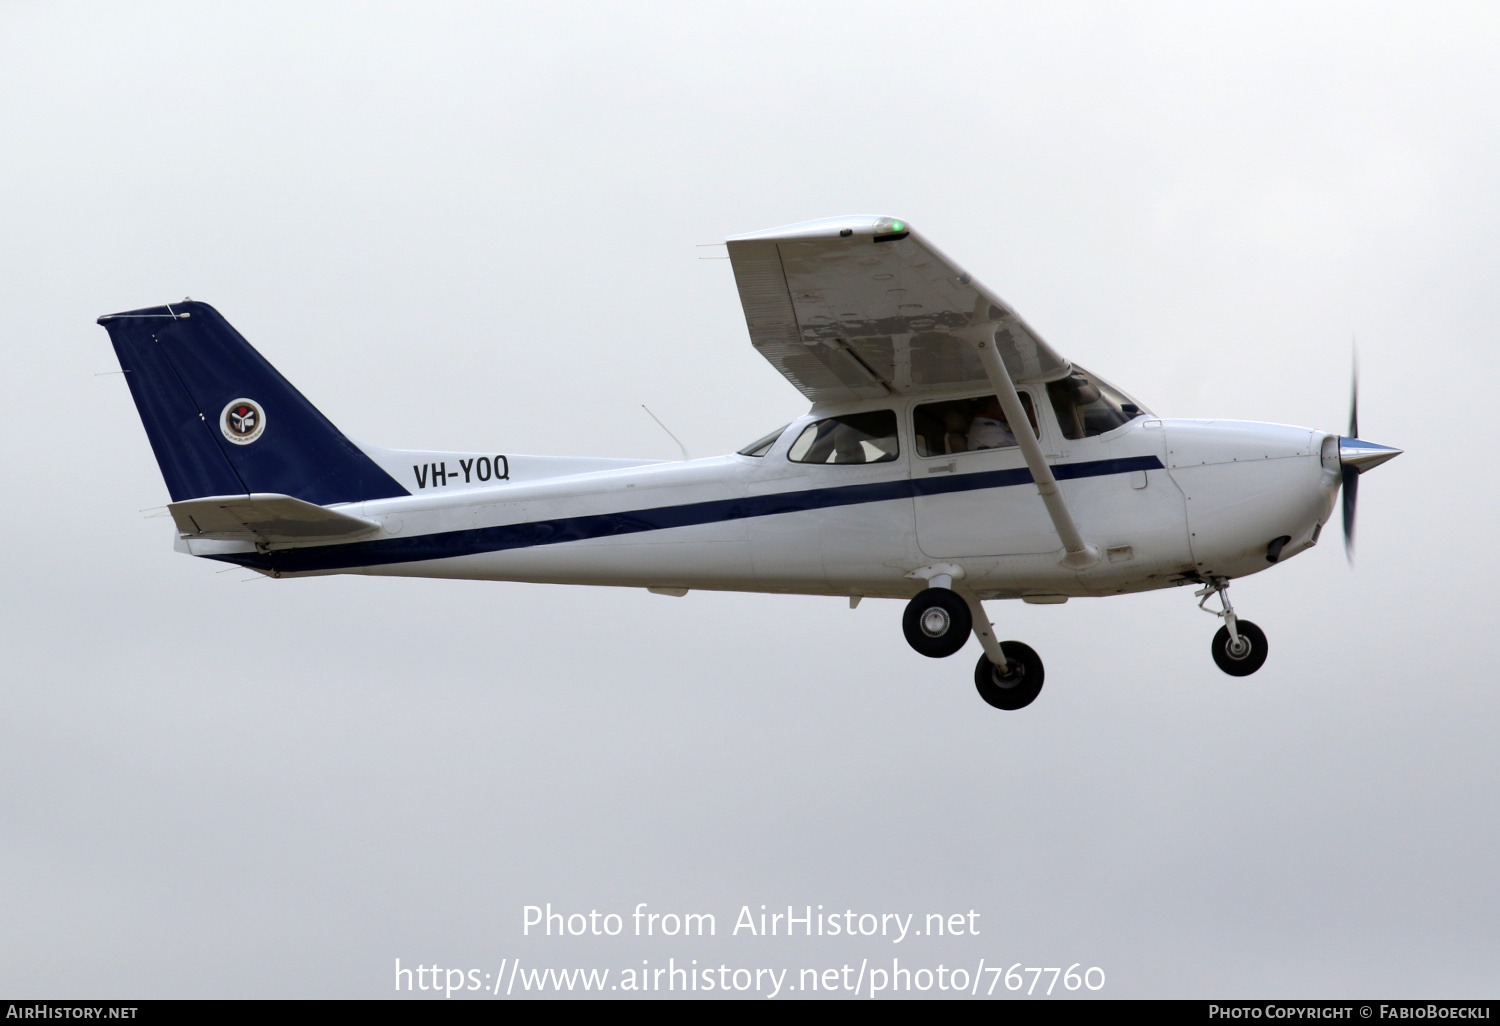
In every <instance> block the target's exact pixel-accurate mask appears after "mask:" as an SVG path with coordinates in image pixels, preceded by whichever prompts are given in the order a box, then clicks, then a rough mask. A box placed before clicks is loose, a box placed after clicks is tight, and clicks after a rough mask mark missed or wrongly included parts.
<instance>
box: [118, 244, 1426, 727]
mask: <svg viewBox="0 0 1500 1026" xmlns="http://www.w3.org/2000/svg"><path fill="white" fill-rule="evenodd" d="M725 245H726V246H727V249H728V254H729V259H730V261H731V266H732V267H733V271H734V278H735V283H736V286H737V288H738V291H739V297H740V302H741V305H742V307H743V309H744V314H745V322H746V325H747V327H748V329H749V335H750V341H751V343H752V345H753V346H754V347H755V348H756V350H758V351H759V352H760V354H761V355H762V356H764V357H765V358H766V359H767V360H768V361H770V363H771V365H772V366H774V367H775V368H776V369H777V370H778V371H779V372H780V373H781V374H782V375H784V376H785V377H786V379H787V380H788V381H789V382H791V384H792V385H793V386H795V387H796V388H797V389H798V390H799V391H800V392H801V393H802V394H803V396H805V397H806V398H807V399H808V400H810V402H811V404H812V405H811V408H810V409H809V410H808V412H807V413H806V414H805V415H804V416H802V417H800V418H798V419H797V420H794V421H792V422H791V423H790V424H787V425H785V426H783V427H780V428H777V429H776V430H775V431H772V432H769V433H768V434H766V435H765V436H764V437H762V438H759V439H757V440H756V441H754V442H752V443H751V444H749V445H747V446H746V447H745V448H743V449H741V450H739V451H738V452H735V453H730V454H727V455H723V456H715V457H712V458H707V459H694V460H688V459H684V460H682V461H662V460H623V459H603V458H593V457H561V456H527V455H516V454H513V453H502V452H496V451H494V450H475V451H471V452H431V451H425V450H402V449H383V448H379V447H376V446H372V445H366V444H361V443H356V442H353V441H351V440H350V439H349V438H348V437H346V436H345V435H344V434H343V433H342V432H340V431H339V429H338V428H336V427H335V426H334V425H333V424H332V423H331V422H330V421H329V420H328V419H327V418H326V417H324V416H323V415H322V414H321V413H320V412H318V410H317V409H316V408H315V407H314V406H313V405H312V404H311V403H310V402H308V401H307V399H305V398H304V397H303V396H302V394H301V393H300V392H298V391H297V389H296V388H294V387H293V386H292V385H291V384H290V383H289V382H288V381H287V380H286V379H285V378H283V377H282V376H281V375H280V374H279V373H277V371H276V370H275V369H274V368H273V367H272V366H271V365H270V364H269V363H268V362H267V361H266V360H265V358H264V357H262V356H261V355H260V354H259V353H258V352H257V351H256V350H255V349H253V348H252V347H251V346H250V344H249V343H248V342H247V341H245V339H244V338H243V337H242V336H241V335H240V334H239V333H238V332H237V331H235V329H234V328H233V327H231V326H230V324H229V322H228V321H226V320H225V319H224V318H223V317H222V316H221V315H220V314H219V312H218V311H217V310H215V309H214V308H213V307H211V306H209V305H208V304H206V303H201V302H194V301H192V300H184V301H183V302H181V303H172V304H168V305H165V306H159V307H151V308H146V309H141V310H132V311H128V312H124V313H116V314H108V315H106V316H103V317H100V318H99V323H100V324H101V325H103V326H104V327H105V329H106V330H107V331H108V332H109V336H110V339H111V341H112V343H113V344H114V348H115V351H116V354H117V355H118V357H119V361H120V366H121V369H122V370H123V371H125V380H126V381H127V382H128V384H129V387H130V391H131V394H132V397H133V398H134V400H135V404H136V407H137V409H138V411H139V413H140V416H141V420H142V422H143V424H144V426H145V430H146V436H147V438H148V440H149V441H150V444H151V447H152V450H153V451H154V453H155V456H156V459H157V462H158V464H159V466H160V468H161V472H162V476H163V477H164V478H165V481H166V485H167V490H168V492H169V493H170V495H171V502H170V503H169V505H168V507H167V508H168V509H169V510H170V513H171V516H172V518H173V521H174V522H175V525H176V528H177V534H176V540H175V547H176V549H177V550H178V551H180V552H186V553H189V554H191V555H194V556H200V557H204V558H207V559H210V560H215V561H219V562H225V563H231V564H237V565H239V566H243V567H247V568H249V569H251V570H255V571H258V572H259V573H262V574H266V575H268V576H270V577H274V578H286V577H305V576H313V575H321V574H337V573H355V574H378V575H389V576H404V577H433V578H458V579H481V580H495V581H518V582H541V583H553V584H583V585H610V586H618V587H636V588H645V589H647V590H648V591H651V592H654V593H657V594H663V595H674V596H681V595H685V594H686V593H687V592H688V591H689V590H709V591H745V592H763V593H777V594H802V595H827V596H839V597H847V598H848V600H849V604H850V606H851V608H852V607H854V606H857V605H858V604H859V602H860V601H861V600H862V599H864V598H890V599H904V600H906V602H907V605H906V609H905V612H904V614H903V617H902V629H903V633H904V635H905V637H906V640H907V642H908V644H909V645H910V646H911V647H912V648H913V649H914V650H915V651H917V652H918V653H920V654H921V655H923V656H928V657H932V658H942V657H946V656H950V655H953V654H954V653H956V652H957V651H958V650H959V649H960V648H962V647H963V646H964V644H965V643H966V642H967V640H968V638H969V636H970V635H971V634H972V635H973V636H974V637H975V638H976V639H977V640H978V642H979V644H980V647H981V649H982V654H981V655H980V657H979V661H978V664H977V665H976V667H975V672H974V682H975V686H976V688H977V690H978V692H979V694H980V697H981V698H982V699H983V700H984V701H985V702H987V703H988V704H989V705H990V706H992V707H994V708H997V709H1002V710H1016V709H1021V708H1024V707H1026V706H1028V705H1030V704H1031V703H1032V702H1033V701H1034V700H1035V699H1036V697H1037V695H1038V694H1039V693H1040V692H1041V689H1042V684H1043V681H1044V676H1045V671H1044V668H1043V664H1042V661H1041V658H1040V657H1039V656H1038V655H1037V653H1036V652H1035V651H1034V650H1033V649H1032V648H1031V647H1030V646H1028V645H1026V644H1024V643H1022V642H1019V641H1000V640H998V639H997V637H996V633H995V629H994V626H993V624H992V623H991V621H990V619H989V617H988V616H987V615H986V613H985V610H984V607H983V605H982V603H983V602H985V601H988V600H995V599H1020V600H1021V601H1022V602H1028V603H1041V604H1051V603H1063V602H1066V601H1068V600H1069V599H1071V598H1078V597H1086V596H1114V595H1126V594H1132V593H1135V592H1142V591H1150V590H1154V589H1158V588H1173V587H1179V586H1183V585H1190V586H1193V587H1195V588H1196V590H1195V591H1194V592H1193V594H1194V597H1196V598H1198V599H1199V602H1198V606H1199V608H1200V609H1203V610H1204V611H1205V612H1209V613H1212V614H1214V615H1215V616H1216V617H1218V618H1219V619H1221V620H1222V621H1223V623H1222V626H1220V628H1219V630H1218V632H1217V634H1216V635H1215V636H1214V639H1213V642H1212V654H1213V659H1214V662H1215V663H1216V664H1217V665H1218V667H1219V668H1220V669H1221V670H1223V671H1224V672H1225V673H1228V674H1231V675H1233V676H1246V675H1249V674H1251V673H1254V672H1255V671H1256V670H1258V669H1260V667H1261V666H1262V665H1263V664H1264V663H1265V660H1266V655H1267V642H1266V636H1265V634H1264V632H1262V631H1261V630H1260V628H1258V627H1257V626H1256V625H1255V624H1254V623H1252V622H1251V621H1249V620H1244V619H1240V618H1239V616H1238V615H1237V614H1236V612H1235V610H1234V607H1233V606H1232V605H1231V603H1230V599H1229V586H1230V582H1231V581H1233V580H1235V579H1238V578H1240V577H1245V576H1248V575H1250V574H1254V573H1258V572H1260V571H1262V570H1266V569H1268V568H1270V567H1272V566H1275V565H1277V564H1279V563H1282V562H1284V561H1285V560H1287V559H1289V558H1291V557H1292V556H1295V555H1297V554H1298V553H1301V552H1304V551H1306V550H1307V549H1309V548H1311V547H1312V546H1313V545H1315V544H1317V542H1318V539H1319V537H1320V535H1321V532H1322V530H1323V527H1324V525H1325V524H1326V523H1327V522H1328V520H1329V518H1330V516H1331V515H1332V512H1333V507H1334V500H1335V497H1336V496H1337V495H1338V494H1339V493H1340V491H1341V490H1342V494H1343V523H1344V536H1345V543H1346V546H1347V547H1348V549H1349V552H1350V553H1351V558H1352V551H1353V549H1352V546H1353V539H1354V516H1355V499H1356V494H1357V488H1358V484H1359V479H1360V475H1361V474H1363V473H1365V472H1367V471H1369V470H1370V469H1372V468H1373V467H1376V466H1379V465H1380V464H1381V463H1384V462H1386V461H1387V460H1390V459H1391V458H1393V457H1395V456H1397V455H1400V453H1401V450H1400V449H1396V448H1393V447H1390V446H1386V445H1377V444H1374V443H1371V442H1366V441H1362V440H1360V439H1359V437H1358V398H1357V397H1358V392H1357V385H1356V389H1355V392H1354V397H1353V400H1352V402H1351V414H1350V425H1349V433H1348V434H1347V435H1339V434H1337V433H1333V432H1327V431H1319V430H1315V429H1311V428H1305V427H1292V426H1287V425H1280V424H1261V423H1249V422H1240V421H1225V420H1176V419H1169V418H1164V417H1160V416H1158V415H1157V414H1155V413H1153V412H1152V411H1151V410H1150V409H1149V408H1147V407H1146V406H1145V405H1144V404H1142V403H1141V402H1140V401H1139V400H1137V399H1135V398H1133V397H1132V396H1131V395H1129V394H1128V393H1126V392H1124V391H1123V390H1121V389H1120V388H1118V387H1116V386H1115V385H1113V384H1112V383H1110V382H1109V381H1106V380H1105V379H1104V378H1102V377H1100V376H1099V375H1097V374H1094V373H1093V372H1091V371H1088V370H1086V369H1084V368H1082V367H1080V366H1077V365H1076V364H1073V363H1072V362H1070V361H1069V360H1067V359H1064V358H1063V357H1062V356H1061V355H1060V354H1059V353H1057V352H1056V351H1055V350H1054V349H1053V348H1052V347H1051V346H1049V345H1048V344H1047V343H1046V342H1045V341H1044V340H1043V339H1042V337H1041V335H1039V334H1038V333H1037V332H1036V331H1035V330H1033V329H1032V328H1031V326H1030V325H1028V324H1027V323H1026V322H1025V321H1023V320H1022V319H1021V318H1020V317H1019V316H1018V315H1017V314H1016V312H1015V311H1014V310H1012V309H1011V307H1010V306H1008V305H1007V304H1006V303H1005V302H1004V301H1003V300H1001V299H1000V298H999V297H998V296H997V295H996V294H995V293H993V292H991V291H990V290H989V289H987V288H985V287H984V286H983V285H981V284H980V283H979V282H978V281H977V280H976V279H975V278H974V277H973V276H971V275H970V274H969V273H968V272H966V271H965V270H964V269H963V268H961V267H959V266H958V264H956V263H955V262H954V261H952V260H951V259H949V258H948V257H947V256H945V255H944V254H943V253H942V252H941V251H940V250H939V249H937V247H936V246H934V245H933V244H932V243H931V242H929V241H928V240H927V239H926V238H924V237H923V236H922V235H921V234H919V233H918V232H917V231H916V230H915V229H913V228H912V227H911V225H910V224H908V223H907V222H906V221H905V220H903V219H900V218H895V217H879V216H850V217H835V218H825V219H821V220H815V221H806V222H802V223H799V224H792V225H787V226H784V227H780V228H773V229H769V230H766V231H760V232H754V233H751V234H746V235H737V236H731V237H730V238H728V239H727V240H726V243H725ZM1210 599H1216V600H1217V602H1218V605H1219V608H1218V609H1214V608H1210V607H1209V606H1208V605H1207V603H1208V602H1209V600H1210Z"/></svg>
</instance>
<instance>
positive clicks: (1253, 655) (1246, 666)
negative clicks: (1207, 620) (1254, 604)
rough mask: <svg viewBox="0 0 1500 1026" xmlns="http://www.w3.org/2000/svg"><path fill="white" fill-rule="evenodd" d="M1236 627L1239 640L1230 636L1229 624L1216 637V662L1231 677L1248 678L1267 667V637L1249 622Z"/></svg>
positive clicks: (1241, 621)
mask: <svg viewBox="0 0 1500 1026" xmlns="http://www.w3.org/2000/svg"><path fill="white" fill-rule="evenodd" d="M1235 626H1236V627H1237V628H1238V630H1237V631H1236V633H1238V634H1239V637H1238V638H1232V637H1230V636H1229V626H1228V625H1227V624H1226V625H1225V626H1223V627H1220V628H1219V633H1217V634H1215V635H1214V662H1216V663H1218V664H1219V669H1221V670H1223V671H1224V672H1225V673H1227V674H1229V675H1230V676H1231V677H1248V676H1250V675H1251V674H1252V673H1254V672H1255V671H1256V670H1258V669H1260V668H1261V667H1262V666H1263V665H1265V661H1266V635H1265V632H1263V631H1262V630H1261V629H1260V628H1259V627H1257V626H1255V624H1253V623H1251V622H1250V621H1249V620H1240V621H1239V622H1238V623H1237V624H1236V625H1235Z"/></svg>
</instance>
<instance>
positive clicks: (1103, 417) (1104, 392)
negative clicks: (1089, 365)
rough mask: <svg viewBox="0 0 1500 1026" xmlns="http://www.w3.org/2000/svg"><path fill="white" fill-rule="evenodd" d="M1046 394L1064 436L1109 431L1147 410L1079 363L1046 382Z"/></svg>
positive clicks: (1083, 435) (1144, 414)
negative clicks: (1070, 371)
mask: <svg viewBox="0 0 1500 1026" xmlns="http://www.w3.org/2000/svg"><path fill="white" fill-rule="evenodd" d="M1047 398H1049V399H1051V400H1052V410H1053V412H1055V413H1056V414H1057V424H1058V426H1059V427H1061V428H1062V433H1063V437H1064V438H1089V437H1092V436H1094V435H1102V434H1104V433H1105V432H1106V431H1113V430H1114V429H1115V428H1117V427H1119V426H1120V425H1121V424H1128V423H1130V422H1131V421H1132V420H1134V419H1135V418H1136V417H1144V416H1146V415H1147V414H1148V413H1149V412H1150V411H1149V410H1146V409H1143V408H1142V407H1141V405H1140V404H1139V403H1137V402H1136V401H1135V400H1134V399H1132V398H1130V396H1128V395H1126V394H1125V393H1124V392H1121V391H1120V390H1119V389H1118V388H1116V387H1115V386H1113V385H1111V384H1110V383H1109V382H1107V381H1105V380H1104V379H1103V378H1101V377H1099V376H1098V375H1096V374H1090V373H1089V372H1088V371H1086V370H1084V369H1083V368H1082V367H1078V366H1076V365H1075V366H1074V368H1073V372H1072V373H1071V374H1069V375H1068V376H1067V377H1065V378H1063V379H1061V380H1059V381H1051V382H1048V383H1047Z"/></svg>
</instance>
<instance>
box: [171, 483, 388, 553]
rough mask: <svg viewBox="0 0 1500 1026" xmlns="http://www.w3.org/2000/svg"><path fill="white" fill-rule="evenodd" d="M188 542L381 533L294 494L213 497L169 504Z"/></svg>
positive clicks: (371, 525) (345, 538) (343, 538)
mask: <svg viewBox="0 0 1500 1026" xmlns="http://www.w3.org/2000/svg"><path fill="white" fill-rule="evenodd" d="M167 509H169V510H170V511H171V513H172V519H173V521H175V522H176V524H177V530H178V531H179V532H181V534H182V535H183V536H184V537H187V538H207V539H211V540H214V541H247V542H258V543H261V544H275V543H278V542H279V543H288V542H292V543H295V542H307V541H320V542H336V541H349V540H352V539H354V538H358V537H360V536H361V535H366V534H370V533H372V532H375V531H378V530H380V525H379V524H377V523H375V522H374V521H373V520H366V519H365V518H364V517H356V516H352V515H351V514H348V513H340V512H339V511H338V510H332V509H327V508H325V507H323V506H315V505H313V504H312V503H310V502H303V501H302V500H301V499H294V498H292V497H291V496H290V495H273V494H269V493H256V494H252V495H211V496H208V497H207V498H202V499H187V500H185V501H183V502H173V503H169V504H168V505H167Z"/></svg>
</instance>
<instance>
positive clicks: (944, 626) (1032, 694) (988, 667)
mask: <svg viewBox="0 0 1500 1026" xmlns="http://www.w3.org/2000/svg"><path fill="white" fill-rule="evenodd" d="M901 629H902V631H903V633H905V635H906V641H907V643H908V644H909V645H911V647H912V648H914V649H916V650H917V651H918V652H920V653H921V654H922V655H924V656H930V657H931V658H933V659H941V658H943V657H944V656H950V655H952V654H953V653H955V652H957V651H958V650H959V649H961V648H963V647H964V643H965V642H966V641H968V640H969V634H970V633H971V632H972V633H973V634H974V635H975V636H976V637H977V638H978V639H979V643H980V644H981V645H983V646H984V654H983V655H981V656H980V657H979V665H977V666H976V667H974V686H975V687H976V688H978V689H979V697H980V698H982V699H984V700H985V701H986V702H988V703H989V704H990V705H992V706H994V707H995V708H996V709H1007V710H1013V709H1024V708H1025V707H1026V706H1028V705H1030V704H1031V703H1032V702H1033V701H1035V700H1036V696H1037V695H1039V694H1041V693H1042V678H1043V676H1044V674H1043V671H1042V660H1041V657H1040V656H1038V655H1037V654H1036V652H1035V651H1033V650H1032V648H1031V646H1030V645H1023V644H1022V643H1021V642H1019V641H1004V642H1001V641H996V640H995V631H994V627H993V626H992V625H991V624H990V620H989V617H987V616H985V615H984V606H982V605H981V604H980V602H979V600H978V599H977V598H974V597H973V596H971V595H969V594H967V593H965V594H962V595H960V594H959V593H958V592H956V591H953V590H951V589H949V588H942V587H938V588H927V589H925V590H924V591H921V592H919V593H918V594H917V596H916V597H915V598H913V599H912V600H911V601H910V602H908V603H907V604H906V613H905V614H904V615H903V616H902V617H901Z"/></svg>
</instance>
